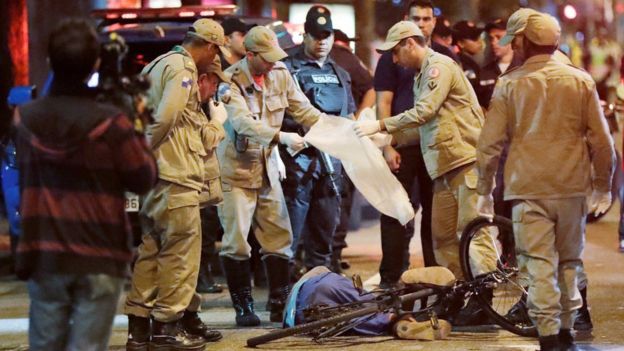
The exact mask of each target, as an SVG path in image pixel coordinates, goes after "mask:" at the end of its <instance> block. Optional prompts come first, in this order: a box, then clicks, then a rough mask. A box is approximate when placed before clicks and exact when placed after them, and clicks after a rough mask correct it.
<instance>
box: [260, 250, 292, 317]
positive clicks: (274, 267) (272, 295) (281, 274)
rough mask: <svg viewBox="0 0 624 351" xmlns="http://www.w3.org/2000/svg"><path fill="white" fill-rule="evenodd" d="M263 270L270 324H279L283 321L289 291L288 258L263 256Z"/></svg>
mask: <svg viewBox="0 0 624 351" xmlns="http://www.w3.org/2000/svg"><path fill="white" fill-rule="evenodd" d="M263 261H264V268H265V269H266V275H267V278H268V281H269V300H268V301H267V310H268V311H270V312H271V318H270V320H271V322H274V323H281V322H282V320H283V314H284V306H285V305H286V299H287V298H288V293H289V291H290V285H289V282H290V277H289V276H290V267H289V264H288V258H285V257H281V256H276V255H265V256H264V258H263Z"/></svg>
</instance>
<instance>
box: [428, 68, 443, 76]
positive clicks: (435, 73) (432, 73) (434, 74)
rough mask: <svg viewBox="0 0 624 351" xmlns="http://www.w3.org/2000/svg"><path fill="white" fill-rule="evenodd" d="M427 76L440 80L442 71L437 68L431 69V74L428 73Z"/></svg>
mask: <svg viewBox="0 0 624 351" xmlns="http://www.w3.org/2000/svg"><path fill="white" fill-rule="evenodd" d="M427 75H428V76H429V78H438V76H439V75H440V70H439V69H438V68H437V67H431V69H430V70H429V72H427Z"/></svg>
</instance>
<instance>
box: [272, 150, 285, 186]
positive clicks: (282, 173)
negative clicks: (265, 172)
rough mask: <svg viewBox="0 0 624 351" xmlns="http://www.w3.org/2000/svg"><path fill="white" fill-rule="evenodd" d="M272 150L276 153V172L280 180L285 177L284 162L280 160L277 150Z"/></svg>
mask: <svg viewBox="0 0 624 351" xmlns="http://www.w3.org/2000/svg"><path fill="white" fill-rule="evenodd" d="M273 152H276V153H277V157H276V158H277V174H279V180H280V181H282V180H284V179H286V165H285V164H284V161H282V157H281V156H280V153H279V150H277V149H275V151H273Z"/></svg>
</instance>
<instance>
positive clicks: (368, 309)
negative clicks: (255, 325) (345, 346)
mask: <svg viewBox="0 0 624 351" xmlns="http://www.w3.org/2000/svg"><path fill="white" fill-rule="evenodd" d="M434 294H436V290H434V289H431V288H427V289H422V290H419V291H415V292H411V293H407V294H404V295H401V296H399V299H398V302H399V303H400V304H401V303H408V302H413V301H416V300H417V299H420V298H423V297H426V296H431V295H434ZM394 301H396V300H395V299H385V300H371V301H367V302H366V303H367V304H370V306H365V307H362V308H360V309H358V310H355V311H350V312H345V313H342V314H338V315H335V316H332V317H329V318H325V319H321V320H318V321H314V322H310V323H304V324H299V325H296V326H294V327H292V328H287V329H277V330H274V331H271V332H268V333H266V334H264V335H260V336H256V337H253V338H250V339H247V346H249V347H255V346H258V345H262V344H265V343H267V342H269V341H274V340H278V339H282V338H286V337H289V336H293V335H297V334H305V333H309V332H311V331H315V330H316V331H318V330H319V329H321V328H323V327H327V326H334V325H337V324H338V323H342V322H346V321H350V320H352V319H356V318H360V317H364V316H368V315H371V314H375V313H379V312H384V311H387V310H388V309H391V308H393V307H394V304H393V302H394Z"/></svg>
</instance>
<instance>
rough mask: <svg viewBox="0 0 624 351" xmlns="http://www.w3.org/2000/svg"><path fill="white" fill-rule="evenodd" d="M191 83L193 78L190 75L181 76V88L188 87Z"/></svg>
mask: <svg viewBox="0 0 624 351" xmlns="http://www.w3.org/2000/svg"><path fill="white" fill-rule="evenodd" d="M192 85H193V79H191V77H186V76H185V77H183V78H182V88H186V89H188V88H190V87H191V86H192Z"/></svg>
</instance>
